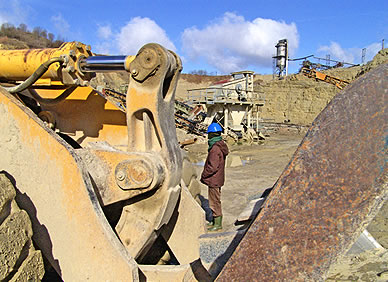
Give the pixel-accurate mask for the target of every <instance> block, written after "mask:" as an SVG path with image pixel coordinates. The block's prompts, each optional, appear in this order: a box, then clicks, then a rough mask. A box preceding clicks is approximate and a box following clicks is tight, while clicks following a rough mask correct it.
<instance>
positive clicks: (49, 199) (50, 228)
mask: <svg viewBox="0 0 388 282" xmlns="http://www.w3.org/2000/svg"><path fill="white" fill-rule="evenodd" d="M3 92H4V90H1V89H0V105H2V108H3V109H5V110H2V112H1V114H2V116H1V118H2V119H6V120H7V121H8V123H4V124H2V128H3V129H2V132H5V131H6V129H7V128H9V132H10V134H13V137H14V138H13V141H14V142H17V143H18V144H16V145H15V144H12V145H15V146H13V147H12V148H7V147H6V145H7V143H2V144H0V148H1V149H2V150H7V149H12V150H14V151H13V152H12V158H13V161H14V162H4V160H2V162H0V163H1V164H2V169H4V170H5V171H7V172H9V173H10V174H11V175H12V176H13V177H15V179H16V183H17V187H18V189H19V190H20V192H21V193H22V194H24V195H26V196H27V197H28V198H29V199H30V201H31V202H32V203H33V205H34V209H35V213H36V217H37V219H38V221H39V224H42V226H44V228H45V230H46V232H48V234H49V240H50V241H49V242H43V243H42V242H41V243H42V244H43V248H42V250H43V252H48V254H49V257H50V256H51V258H52V261H51V263H53V265H54V266H59V267H60V269H59V271H60V273H61V274H62V278H63V279H64V280H65V281H67V280H69V281H71V280H82V281H85V280H90V281H101V280H103V281H108V280H110V281H124V280H128V279H129V280H137V278H138V276H137V265H136V263H135V262H134V260H133V259H132V258H131V257H130V256H129V255H128V253H127V252H126V251H125V249H124V247H123V246H122V245H121V244H120V242H119V240H118V239H117V237H116V236H115V234H114V233H113V231H112V230H111V228H110V226H109V224H108V222H107V221H106V219H105V217H104V216H103V212H102V210H101V207H100V206H99V204H98V202H97V200H96V196H95V195H94V191H93V187H92V184H91V182H90V179H89V178H88V177H87V173H86V170H85V168H84V167H83V165H82V162H80V160H79V159H78V158H77V157H76V154H75V152H74V151H73V150H72V149H71V148H70V147H69V146H68V145H66V143H65V142H63V141H61V139H60V138H58V137H57V136H56V134H55V133H54V132H52V131H50V130H49V129H47V128H45V126H44V125H43V123H42V122H40V121H39V120H38V119H37V118H36V117H34V116H33V114H32V113H31V112H30V110H29V109H27V108H25V107H23V106H22V105H21V104H20V103H18V102H17V101H16V99H14V98H13V97H12V96H11V95H9V96H6V95H3ZM0 153H1V152H0ZM15 161H17V163H15ZM91 195H94V196H91ZM101 265H103V266H105V267H101Z"/></svg>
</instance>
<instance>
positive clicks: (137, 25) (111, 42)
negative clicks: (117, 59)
mask: <svg viewBox="0 0 388 282" xmlns="http://www.w3.org/2000/svg"><path fill="white" fill-rule="evenodd" d="M97 34H98V36H99V38H101V39H102V40H101V41H100V42H99V43H98V45H97V46H95V47H96V52H97V53H99V54H122V55H136V54H137V52H138V51H139V49H140V48H141V47H143V46H144V45H145V44H147V43H158V44H160V45H162V46H164V47H165V48H167V49H170V50H172V51H174V52H175V51H176V47H175V45H174V44H173V43H172V41H171V40H170V39H169V38H168V36H167V34H166V32H165V31H164V30H163V29H162V28H161V27H160V26H159V25H158V24H157V23H155V21H153V20H151V19H149V18H141V17H135V18H132V19H131V20H130V21H129V22H128V23H127V24H126V25H124V26H122V27H121V28H119V31H117V32H115V31H114V30H112V29H111V26H110V25H109V24H107V25H100V26H98V29H97Z"/></svg>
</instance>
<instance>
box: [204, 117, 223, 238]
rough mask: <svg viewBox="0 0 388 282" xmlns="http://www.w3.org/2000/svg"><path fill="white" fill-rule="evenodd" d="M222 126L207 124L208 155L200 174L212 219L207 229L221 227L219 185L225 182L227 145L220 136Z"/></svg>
mask: <svg viewBox="0 0 388 282" xmlns="http://www.w3.org/2000/svg"><path fill="white" fill-rule="evenodd" d="M221 132H222V128H221V126H220V125H219V124H218V123H212V124H210V125H209V127H208V130H207V133H208V144H209V148H208V155H207V158H206V162H205V166H204V168H203V172H202V174H201V182H202V183H203V184H205V185H207V186H208V198H209V206H210V209H211V210H212V214H213V220H212V221H211V222H210V223H209V224H208V230H209V231H217V230H220V229H222V208H221V187H222V186H223V185H224V182H225V158H226V156H227V155H228V153H229V150H228V146H227V145H226V144H225V142H224V141H223V140H222V137H221Z"/></svg>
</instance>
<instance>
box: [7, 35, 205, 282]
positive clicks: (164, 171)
mask: <svg viewBox="0 0 388 282" xmlns="http://www.w3.org/2000/svg"><path fill="white" fill-rule="evenodd" d="M0 53H1V54H0V58H1V59H0V66H1V67H0V68H1V70H0V77H1V80H2V82H3V86H4V88H3V87H0V92H1V95H0V97H1V98H0V100H1V102H0V112H1V116H2V120H3V121H6V122H2V124H1V127H0V132H1V134H0V135H1V137H0V139H1V140H0V148H1V152H4V155H3V158H2V161H1V162H0V167H1V169H2V170H3V171H4V172H5V173H6V174H7V175H9V176H10V178H11V179H12V181H13V183H14V185H15V188H16V189H17V194H20V197H18V196H17V198H19V201H18V204H19V206H21V207H22V208H24V209H25V210H27V212H28V213H29V215H30V217H31V220H32V228H33V231H34V236H33V240H34V242H35V244H36V245H37V246H38V248H39V249H40V250H41V251H42V253H43V255H44V257H45V258H46V259H47V261H48V262H49V263H50V265H51V266H52V267H54V269H55V270H56V272H57V273H58V274H59V275H60V277H62V278H63V279H64V280H71V279H75V278H76V279H79V280H87V279H91V280H94V281H97V280H113V281H116V280H123V279H125V280H133V281H136V280H138V279H139V273H142V275H143V274H144V273H146V272H147V270H143V271H139V268H138V263H141V262H142V261H144V262H146V263H149V261H150V260H151V261H152V260H155V259H159V258H160V257H161V256H162V255H163V253H161V254H160V255H159V256H157V255H155V253H157V252H156V251H152V252H151V251H150V249H152V247H153V246H154V245H155V244H156V242H160V241H162V243H158V244H159V245H160V244H162V245H163V248H162V249H163V251H165V252H167V253H168V255H170V256H171V257H173V258H174V259H175V260H177V261H178V263H179V264H181V265H185V264H186V265H187V266H188V267H186V268H184V267H183V268H181V271H179V273H180V274H176V273H177V271H175V275H181V273H186V272H187V271H188V270H189V269H190V267H189V265H188V263H190V262H192V261H194V260H195V259H197V258H198V257H199V254H198V252H199V246H198V243H197V246H195V243H194V246H195V248H187V246H184V245H183V244H182V242H181V239H182V238H181V237H182V236H183V237H185V238H186V239H189V240H191V241H192V242H196V241H197V242H198V239H196V238H198V237H199V235H200V233H201V232H203V231H204V223H203V211H202V210H201V208H200V206H199V205H198V204H197V203H196V202H195V201H194V199H193V198H192V197H191V195H190V193H188V190H187V188H186V187H185V184H184V183H183V181H181V178H182V174H181V173H182V157H181V155H180V149H179V147H178V141H177V138H176V133H175V127H174V95H175V87H176V84H177V80H178V77H179V74H180V72H181V69H182V65H181V61H180V59H179V57H178V56H176V55H175V54H174V53H173V52H171V51H168V50H166V49H164V48H163V47H162V46H160V45H157V44H149V45H146V46H144V47H143V48H142V49H140V50H139V53H138V54H137V55H136V56H95V55H94V54H93V53H92V52H91V50H90V47H89V46H86V45H84V44H81V43H78V42H70V43H66V44H63V45H62V46H61V47H60V48H57V49H41V50H39V49H36V50H1V51H0ZM116 70H126V71H129V72H130V73H131V77H130V82H129V85H130V87H129V89H128V93H127V98H126V105H127V106H126V113H123V112H122V111H121V110H120V109H119V108H117V107H115V100H114V99H112V100H111V102H109V101H108V100H109V99H110V97H107V98H108V100H106V99H105V98H103V97H102V95H99V93H98V92H97V91H96V90H94V89H92V88H91V87H89V86H88V85H89V83H90V80H91V79H92V78H93V76H94V74H95V72H99V71H116ZM186 178H187V177H186ZM185 209H186V210H185ZM185 214H186V215H185ZM188 214H190V218H191V224H190V226H187V227H186V226H183V227H182V226H181V225H182V224H184V222H183V223H182V220H183V221H184V220H186V219H185V217H187V216H188ZM159 249H160V248H159ZM152 256H156V258H154V257H152ZM135 259H136V260H137V262H138V263H137V262H135ZM154 263H155V262H154ZM104 266H105V267H104ZM10 269H11V270H12V268H10ZM11 270H10V271H11ZM161 272H163V271H161ZM149 273H151V274H149V275H152V270H150V271H149ZM145 276H146V277H147V275H145ZM172 276H174V275H172Z"/></svg>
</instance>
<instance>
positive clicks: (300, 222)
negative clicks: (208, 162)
mask: <svg viewBox="0 0 388 282" xmlns="http://www.w3.org/2000/svg"><path fill="white" fill-rule="evenodd" d="M387 94H388V65H384V66H380V67H379V68H377V69H375V70H373V71H371V72H369V73H368V74H366V75H364V76H363V77H361V78H360V79H358V80H357V81H355V82H354V83H352V84H351V85H349V86H348V87H347V88H346V90H345V91H344V92H341V93H340V94H338V95H337V96H336V97H335V98H334V99H333V100H332V102H331V103H330V104H329V105H328V106H327V107H326V109H325V110H324V111H323V112H322V113H321V114H320V115H319V116H318V117H317V119H316V120H315V121H314V123H313V125H312V127H311V128H310V130H309V131H308V133H307V135H306V136H305V138H304V140H303V141H302V143H301V145H300V146H299V148H298V149H297V151H296V153H295V154H294V156H293V158H292V160H291V162H290V163H289V165H288V167H287V168H286V169H285V170H284V172H283V173H282V175H281V176H280V178H279V179H278V181H277V183H276V184H275V186H274V189H273V191H272V192H271V194H270V195H269V197H268V199H267V201H266V203H265V205H264V207H263V210H262V211H261V212H260V213H259V215H258V217H257V218H256V220H255V221H254V223H253V224H252V226H251V228H250V229H249V230H248V233H247V234H246V236H245V237H244V239H243V240H242V242H241V244H240V246H239V247H238V248H237V249H236V251H235V253H234V254H233V255H232V257H231V259H230V260H229V262H228V263H227V264H226V266H225V268H224V269H223V271H222V272H221V274H220V275H219V277H218V279H217V281H301V280H307V281H320V280H324V279H325V275H326V272H327V270H328V268H329V267H330V265H331V264H332V263H333V262H335V260H336V258H337V256H339V255H341V254H344V252H346V251H347V250H348V249H349V248H350V247H351V245H352V244H353V242H354V241H355V240H356V239H357V237H358V236H359V235H360V233H361V232H362V231H363V229H364V228H365V227H366V226H367V224H368V223H369V222H370V221H371V220H372V219H373V217H374V216H375V215H376V213H377V211H378V209H379V208H380V207H381V206H382V204H383V202H384V200H386V199H387V197H388V191H387V167H386V150H387V148H386V146H387V136H386V134H387V120H388V116H387V112H386V106H387V102H386V97H387Z"/></svg>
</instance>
